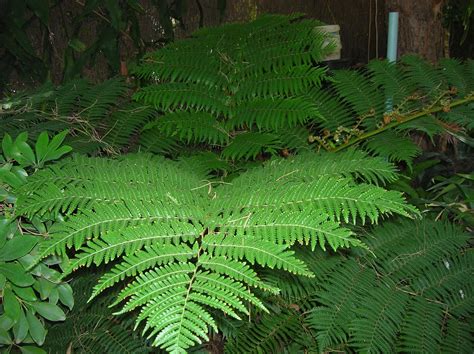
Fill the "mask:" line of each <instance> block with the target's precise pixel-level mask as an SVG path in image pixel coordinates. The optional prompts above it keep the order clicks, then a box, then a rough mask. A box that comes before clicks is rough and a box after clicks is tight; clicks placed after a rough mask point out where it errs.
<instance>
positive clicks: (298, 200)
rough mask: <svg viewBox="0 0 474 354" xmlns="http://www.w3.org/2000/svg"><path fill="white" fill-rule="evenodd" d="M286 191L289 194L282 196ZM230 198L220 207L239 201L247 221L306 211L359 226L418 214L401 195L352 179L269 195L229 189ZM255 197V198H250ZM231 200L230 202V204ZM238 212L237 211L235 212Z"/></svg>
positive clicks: (320, 181) (297, 186) (328, 180)
mask: <svg viewBox="0 0 474 354" xmlns="http://www.w3.org/2000/svg"><path fill="white" fill-rule="evenodd" d="M282 189H283V190H284V191H285V192H286V193H285V194H284V195H283V194H282ZM228 193H230V195H229V194H228V195H226V196H224V197H223V198H222V199H220V200H218V203H219V204H218V205H222V204H221V203H223V204H224V205H225V204H227V200H228V198H232V199H233V200H235V203H236V208H235V209H238V210H241V211H240V212H239V213H238V214H237V215H240V217H245V215H249V214H251V213H252V212H254V210H265V209H269V210H275V209H278V208H280V209H281V210H288V211H292V210H305V208H311V207H314V208H317V209H318V210H321V211H323V212H324V213H326V214H327V215H328V216H329V217H330V218H332V219H335V220H340V219H342V220H344V221H345V222H349V219H352V221H353V222H354V223H355V222H356V219H357V218H358V217H359V218H360V219H361V220H362V222H365V221H366V219H367V218H368V219H369V220H370V221H371V222H376V221H377V220H378V218H379V217H380V215H381V214H392V213H396V214H401V215H404V216H409V215H410V213H414V212H416V211H415V209H413V208H409V207H407V206H406V204H405V203H404V200H403V198H402V196H401V194H400V193H398V192H395V191H386V190H385V189H383V188H380V187H375V186H372V185H368V184H359V185H354V184H353V183H352V181H351V180H350V179H341V178H338V179H337V178H320V179H318V180H313V181H310V182H307V183H291V184H288V185H284V184H281V185H280V186H279V188H278V189H274V190H268V189H266V188H265V192H264V193H263V191H259V192H257V193H256V192H255V191H249V190H248V189H247V190H241V189H240V188H228ZM250 194H251V195H250ZM226 199H227V200H226ZM235 209H234V210H235Z"/></svg>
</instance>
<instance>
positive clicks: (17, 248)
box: [0, 235, 38, 262]
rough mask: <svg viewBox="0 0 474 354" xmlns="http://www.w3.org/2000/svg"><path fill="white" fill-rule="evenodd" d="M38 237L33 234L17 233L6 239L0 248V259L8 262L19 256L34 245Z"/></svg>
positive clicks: (23, 254) (27, 251)
mask: <svg viewBox="0 0 474 354" xmlns="http://www.w3.org/2000/svg"><path fill="white" fill-rule="evenodd" d="M37 242H38V239H37V238H36V237H34V236H27V235H17V236H15V237H14V238H12V239H11V240H9V241H7V243H6V244H5V246H4V247H3V248H2V249H1V250H0V261H3V262H9V261H13V260H15V259H18V258H21V257H23V256H25V255H26V254H28V253H30V251H31V250H32V249H33V247H35V245H36V243H37Z"/></svg>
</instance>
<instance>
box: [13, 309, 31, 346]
mask: <svg viewBox="0 0 474 354" xmlns="http://www.w3.org/2000/svg"><path fill="white" fill-rule="evenodd" d="M28 327H29V326H28V321H27V320H26V316H25V313H24V312H23V310H21V311H20V318H19V319H18V321H17V323H16V324H15V326H13V335H14V337H15V343H21V342H23V340H24V339H25V338H26V336H27V335H28Z"/></svg>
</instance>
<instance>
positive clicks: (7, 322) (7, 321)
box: [0, 313, 15, 331]
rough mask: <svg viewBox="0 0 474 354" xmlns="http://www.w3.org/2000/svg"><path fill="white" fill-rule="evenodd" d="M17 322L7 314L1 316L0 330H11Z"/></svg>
mask: <svg viewBox="0 0 474 354" xmlns="http://www.w3.org/2000/svg"><path fill="white" fill-rule="evenodd" d="M14 324H15V321H13V320H12V319H11V318H10V317H8V316H7V315H6V314H5V313H4V314H3V315H1V316H0V329H2V330H4V331H8V330H10V328H12V327H13V325H14Z"/></svg>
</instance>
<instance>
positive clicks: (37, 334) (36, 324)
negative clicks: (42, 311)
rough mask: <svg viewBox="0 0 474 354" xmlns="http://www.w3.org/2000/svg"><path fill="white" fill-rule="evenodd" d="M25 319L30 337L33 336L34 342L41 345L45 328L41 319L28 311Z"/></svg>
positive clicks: (44, 335)
mask: <svg viewBox="0 0 474 354" xmlns="http://www.w3.org/2000/svg"><path fill="white" fill-rule="evenodd" d="M26 321H27V322H28V327H29V329H30V334H31V338H33V340H34V341H35V343H36V344H38V345H43V343H44V338H45V337H46V329H45V328H44V326H43V324H42V323H41V321H40V320H39V319H38V318H37V317H36V316H35V315H33V314H32V313H31V312H30V311H28V312H27V313H26Z"/></svg>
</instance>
